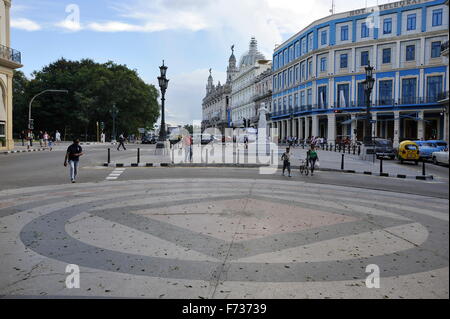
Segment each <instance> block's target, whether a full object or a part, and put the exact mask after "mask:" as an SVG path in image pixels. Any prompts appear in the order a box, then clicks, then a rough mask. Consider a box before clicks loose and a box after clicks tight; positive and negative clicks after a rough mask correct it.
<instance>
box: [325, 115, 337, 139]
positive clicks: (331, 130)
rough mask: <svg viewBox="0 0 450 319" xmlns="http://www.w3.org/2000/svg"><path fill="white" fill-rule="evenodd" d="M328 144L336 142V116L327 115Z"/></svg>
mask: <svg viewBox="0 0 450 319" xmlns="http://www.w3.org/2000/svg"><path fill="white" fill-rule="evenodd" d="M327 140H328V143H332V144H333V145H334V143H335V142H336V114H334V113H332V114H328V136H327Z"/></svg>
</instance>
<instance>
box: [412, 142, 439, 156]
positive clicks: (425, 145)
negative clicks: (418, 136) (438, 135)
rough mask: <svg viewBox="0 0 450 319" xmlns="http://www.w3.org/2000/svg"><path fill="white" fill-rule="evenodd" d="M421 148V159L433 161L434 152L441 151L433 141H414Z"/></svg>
mask: <svg viewBox="0 0 450 319" xmlns="http://www.w3.org/2000/svg"><path fill="white" fill-rule="evenodd" d="M414 143H416V144H417V145H418V146H419V152H420V158H423V159H431V155H432V154H433V153H434V152H439V151H441V149H440V148H439V147H438V146H437V144H436V143H433V142H431V141H414Z"/></svg>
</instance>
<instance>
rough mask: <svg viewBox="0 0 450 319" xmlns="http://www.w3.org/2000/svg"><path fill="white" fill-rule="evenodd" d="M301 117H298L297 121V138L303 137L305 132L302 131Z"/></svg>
mask: <svg viewBox="0 0 450 319" xmlns="http://www.w3.org/2000/svg"><path fill="white" fill-rule="evenodd" d="M303 119H304V118H303V117H301V118H299V122H298V130H299V135H298V138H299V139H301V140H302V139H304V138H305V134H304V133H303Z"/></svg>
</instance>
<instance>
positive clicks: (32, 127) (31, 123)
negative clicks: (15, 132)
mask: <svg viewBox="0 0 450 319" xmlns="http://www.w3.org/2000/svg"><path fill="white" fill-rule="evenodd" d="M28 128H29V129H30V130H34V120H33V119H30V122H29V123H28Z"/></svg>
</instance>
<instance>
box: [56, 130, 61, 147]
mask: <svg viewBox="0 0 450 319" xmlns="http://www.w3.org/2000/svg"><path fill="white" fill-rule="evenodd" d="M55 142H56V144H58V145H59V143H61V133H59V131H58V130H56V133H55Z"/></svg>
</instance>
